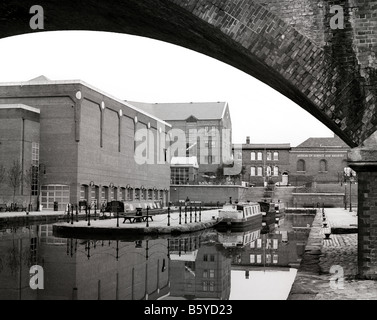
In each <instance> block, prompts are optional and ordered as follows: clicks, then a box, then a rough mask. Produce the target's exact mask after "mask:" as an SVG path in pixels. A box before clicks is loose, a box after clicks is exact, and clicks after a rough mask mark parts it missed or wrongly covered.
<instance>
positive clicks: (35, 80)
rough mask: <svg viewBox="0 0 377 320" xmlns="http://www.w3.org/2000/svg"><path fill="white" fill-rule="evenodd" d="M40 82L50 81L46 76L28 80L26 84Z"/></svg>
mask: <svg viewBox="0 0 377 320" xmlns="http://www.w3.org/2000/svg"><path fill="white" fill-rule="evenodd" d="M40 81H51V80H50V79H49V78H47V77H46V76H43V75H41V76H39V77H36V78H34V79H31V80H29V81H28V82H40Z"/></svg>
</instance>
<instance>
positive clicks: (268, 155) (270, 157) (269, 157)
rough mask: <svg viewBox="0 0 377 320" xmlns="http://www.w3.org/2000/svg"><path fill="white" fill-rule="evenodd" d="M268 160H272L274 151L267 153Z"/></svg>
mask: <svg viewBox="0 0 377 320" xmlns="http://www.w3.org/2000/svg"><path fill="white" fill-rule="evenodd" d="M266 160H272V153H271V152H270V151H267V153H266Z"/></svg>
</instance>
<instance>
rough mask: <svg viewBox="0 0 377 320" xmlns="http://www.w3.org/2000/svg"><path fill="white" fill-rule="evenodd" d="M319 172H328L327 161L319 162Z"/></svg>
mask: <svg viewBox="0 0 377 320" xmlns="http://www.w3.org/2000/svg"><path fill="white" fill-rule="evenodd" d="M319 171H320V172H326V171H327V161H326V160H325V159H322V160H321V161H320V162H319Z"/></svg>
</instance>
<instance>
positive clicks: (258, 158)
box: [257, 152, 263, 160]
mask: <svg viewBox="0 0 377 320" xmlns="http://www.w3.org/2000/svg"><path fill="white" fill-rule="evenodd" d="M257 160H263V158H262V152H258V153H257Z"/></svg>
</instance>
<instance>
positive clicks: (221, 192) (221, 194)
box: [170, 185, 247, 205]
mask: <svg viewBox="0 0 377 320" xmlns="http://www.w3.org/2000/svg"><path fill="white" fill-rule="evenodd" d="M246 190H247V188H244V187H240V186H217V185H212V186H211V185H203V186H202V185H198V186H189V185H186V186H183V185H172V186H170V201H171V202H173V204H177V203H178V201H179V200H186V198H187V197H188V198H189V199H190V201H201V202H202V203H203V204H208V205H210V204H212V205H216V203H217V202H218V201H219V202H220V204H221V205H222V204H224V203H225V202H229V197H232V201H236V200H241V199H243V195H244V192H245V191H246Z"/></svg>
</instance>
